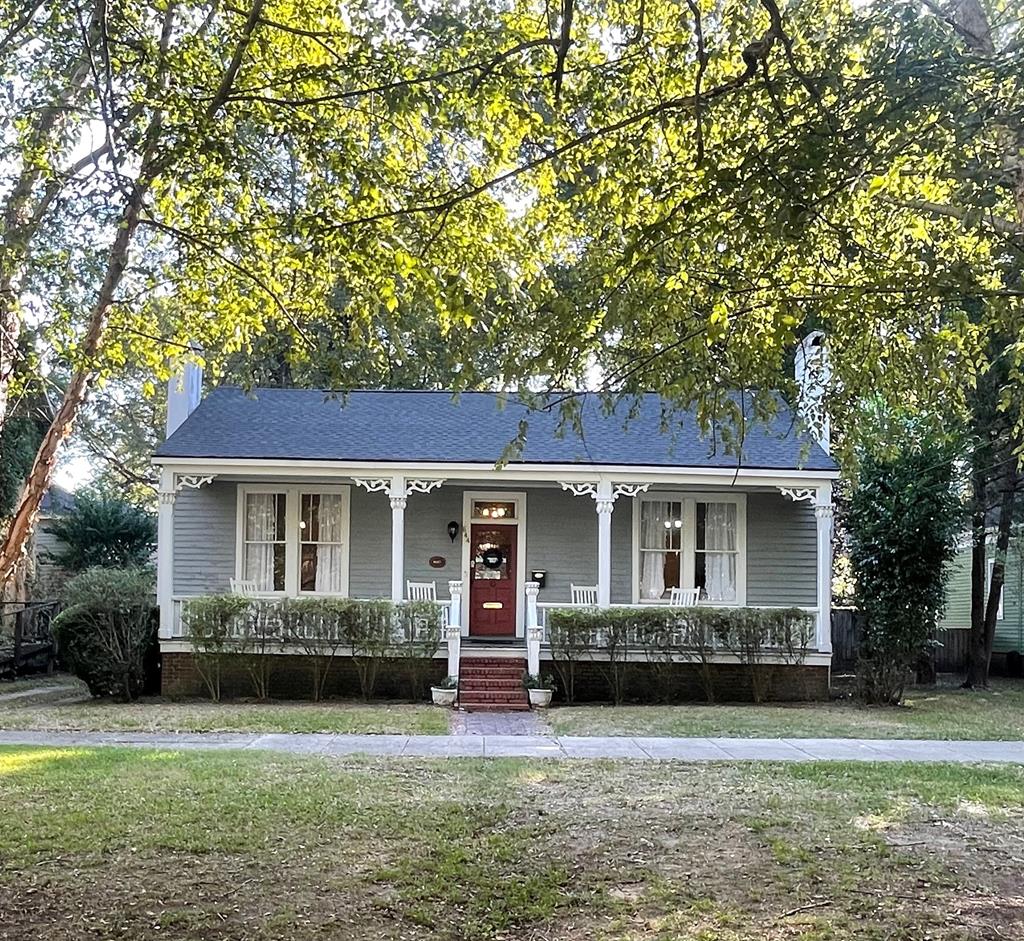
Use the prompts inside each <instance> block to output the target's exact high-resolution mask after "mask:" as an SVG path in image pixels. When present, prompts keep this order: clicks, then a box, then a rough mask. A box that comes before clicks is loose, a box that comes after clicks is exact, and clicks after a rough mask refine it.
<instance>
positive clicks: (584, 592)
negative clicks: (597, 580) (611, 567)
mask: <svg viewBox="0 0 1024 941" xmlns="http://www.w3.org/2000/svg"><path fill="white" fill-rule="evenodd" d="M569 597H570V598H571V599H572V603H573V604H578V605H585V606H589V607H595V606H596V605H597V585H569Z"/></svg>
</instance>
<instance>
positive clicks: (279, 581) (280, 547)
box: [274, 500, 284, 591]
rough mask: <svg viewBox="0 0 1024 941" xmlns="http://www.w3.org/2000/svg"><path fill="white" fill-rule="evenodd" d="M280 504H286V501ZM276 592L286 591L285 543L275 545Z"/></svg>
mask: <svg viewBox="0 0 1024 941" xmlns="http://www.w3.org/2000/svg"><path fill="white" fill-rule="evenodd" d="M280 502H281V503H284V500H282V501H280ZM282 532H284V530H282ZM274 591H284V543H282V542H277V543H274Z"/></svg>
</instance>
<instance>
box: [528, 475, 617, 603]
mask: <svg viewBox="0 0 1024 941" xmlns="http://www.w3.org/2000/svg"><path fill="white" fill-rule="evenodd" d="M526 501H527V529H526V555H527V560H528V563H529V569H543V570H544V571H545V572H547V579H546V581H545V585H544V587H543V588H542V589H541V590H540V593H539V595H538V600H539V601H541V602H545V601H546V602H556V601H569V600H570V586H571V585H573V584H576V585H596V584H597V508H596V506H595V505H594V501H593V499H592V498H590V497H589V496H586V497H574V496H573V495H572V494H571V493H567V492H565V491H563V490H554V489H543V488H538V489H536V490H531V491H528V495H527V498H526ZM631 527H632V507H631V506H630V503H629V500H625V499H623V500H619V501H618V502H617V503H616V506H615V511H614V512H613V513H612V585H611V600H612V603H613V604H614V603H616V602H618V603H629V601H630V600H631V593H632V576H631V568H630V566H631V557H632V531H631Z"/></svg>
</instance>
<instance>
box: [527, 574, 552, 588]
mask: <svg viewBox="0 0 1024 941" xmlns="http://www.w3.org/2000/svg"><path fill="white" fill-rule="evenodd" d="M547 578H548V573H547V572H546V571H545V570H544V569H535V570H534V571H532V572H530V581H531V582H536V583H537V584H538V585H539V586H540V587H541V588H543V587H544V583H545V582H546V581H547Z"/></svg>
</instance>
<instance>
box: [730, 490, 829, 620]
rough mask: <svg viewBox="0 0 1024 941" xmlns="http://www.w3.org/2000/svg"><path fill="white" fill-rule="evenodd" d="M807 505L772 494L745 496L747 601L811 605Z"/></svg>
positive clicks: (812, 560) (812, 551) (813, 542)
mask: <svg viewBox="0 0 1024 941" xmlns="http://www.w3.org/2000/svg"><path fill="white" fill-rule="evenodd" d="M817 538H818V537H817V521H816V519H815V516H814V509H813V507H812V506H811V505H810V504H809V503H807V502H799V503H798V502H795V501H792V500H789V499H788V498H786V497H784V496H782V494H773V493H752V494H750V495H749V496H748V497H747V604H752V605H773V606H779V607H786V606H789V605H805V606H808V607H813V606H814V605H816V604H817V600H818V599H817V594H818V593H817V571H818V569H817V549H818V546H817Z"/></svg>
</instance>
